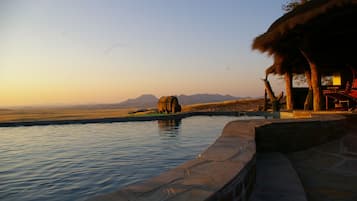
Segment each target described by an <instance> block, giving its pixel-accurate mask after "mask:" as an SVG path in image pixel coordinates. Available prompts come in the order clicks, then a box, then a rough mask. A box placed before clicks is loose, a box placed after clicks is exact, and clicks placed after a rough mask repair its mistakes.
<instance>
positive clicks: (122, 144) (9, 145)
mask: <svg viewBox="0 0 357 201" xmlns="http://www.w3.org/2000/svg"><path fill="white" fill-rule="evenodd" d="M246 118H247V117H228V116H219V117H217V116H216V117H214V116H212V117H209V116H197V117H190V118H186V119H182V120H165V121H148V122H125V123H110V124H83V125H52V126H31V127H12V128H0V200H2V201H10V200H11V201H16V200H21V201H24V200H36V201H37V200H46V201H50V200H54V201H56V200H61V201H66V200H68V201H69V200H71V201H72V200H85V199H88V198H90V197H92V196H94V195H98V194H103V193H108V192H112V191H115V190H117V189H118V188H120V187H123V186H125V185H129V184H132V183H135V182H139V181H142V180H145V179H148V178H150V177H152V176H155V175H158V174H160V173H162V172H164V171H166V170H168V169H170V168H173V167H175V166H177V165H179V164H181V163H183V162H185V161H187V160H190V159H193V158H195V157H196V156H197V155H198V154H199V153H201V152H202V151H203V150H205V149H206V148H207V147H208V146H209V145H210V144H212V143H213V142H214V141H215V139H217V137H218V136H219V135H220V134H221V131H222V129H223V127H224V125H225V124H226V123H228V122H229V121H232V120H237V119H246Z"/></svg>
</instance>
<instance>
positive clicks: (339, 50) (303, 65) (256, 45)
mask: <svg viewBox="0 0 357 201" xmlns="http://www.w3.org/2000/svg"><path fill="white" fill-rule="evenodd" d="M356 19H357V0H311V1H309V2H307V3H305V4H303V5H300V6H298V7H297V8H296V9H294V10H293V11H291V12H289V13H286V14H285V15H283V16H282V17H280V18H279V19H278V20H276V21H275V22H274V23H273V24H272V25H271V26H270V27H269V29H268V30H267V32H265V33H264V34H262V35H260V36H258V37H257V38H255V40H254V42H253V45H252V48H253V49H258V50H260V51H262V52H268V54H270V55H274V64H273V65H272V66H271V67H269V68H268V69H267V71H266V72H267V73H275V74H284V73H285V72H287V71H290V72H293V73H299V74H300V73H303V72H304V70H306V69H308V65H307V62H306V58H305V57H304V56H303V55H302V52H301V50H304V51H305V52H308V53H309V56H310V57H311V59H312V60H314V62H315V63H318V64H319V65H320V66H323V67H324V68H326V70H327V68H331V67H332V66H347V65H349V66H357V58H356V56H355V51H352V50H353V49H355V48H356V47H357V40H356V39H357V26H356V25H355V23H356V22H355V21H356ZM329 70H330V69H329Z"/></svg>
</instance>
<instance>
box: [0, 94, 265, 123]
mask: <svg viewBox="0 0 357 201" xmlns="http://www.w3.org/2000/svg"><path fill="white" fill-rule="evenodd" d="M262 104H263V99H245V100H244V99H241V100H234V101H224V102H216V103H204V104H194V105H186V106H183V108H182V111H183V112H190V111H212V112H216V111H252V110H256V109H257V106H258V105H262ZM136 110H137V109H136V108H128V109H75V108H66V109H60V108H49V109H46V108H44V109H13V110H0V122H24V121H41V120H46V121H48V120H49V121H50V120H78V119H101V118H115V117H125V116H133V115H152V114H156V112H155V111H154V110H149V111H144V112H138V113H132V112H134V111H136Z"/></svg>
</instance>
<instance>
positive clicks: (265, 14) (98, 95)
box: [0, 0, 286, 107]
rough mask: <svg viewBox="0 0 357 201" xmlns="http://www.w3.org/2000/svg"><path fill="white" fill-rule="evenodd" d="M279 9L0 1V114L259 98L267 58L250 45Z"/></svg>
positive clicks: (196, 3)
mask: <svg viewBox="0 0 357 201" xmlns="http://www.w3.org/2000/svg"><path fill="white" fill-rule="evenodd" d="M285 2H286V0H269V1H262V0H112V1H110V0H96V1H94V0H76V1H73V0H57V1H51V0H23V1H18V0H8V1H7V0H2V1H0V44H1V45H0V94H1V98H0V107H6V106H24V105H56V104H90V103H115V102H120V101H123V100H125V99H127V98H133V97H136V96H139V95H141V94H154V95H156V96H161V95H174V94H177V95H179V94H187V95H189V94H194V93H220V94H230V95H234V96H262V95H263V90H264V88H263V83H262V81H261V80H260V79H261V78H263V77H264V70H265V68H266V67H268V66H269V65H271V63H272V59H271V58H268V57H267V56H266V55H264V54H261V53H259V52H257V51H252V50H251V43H252V40H253V39H254V37H255V36H257V35H259V34H261V33H263V32H265V31H266V29H267V28H268V27H269V25H270V24H271V23H272V22H273V21H274V20H275V19H276V18H278V17H280V16H281V15H282V14H283V11H282V9H281V6H282V4H284V3H285ZM281 83H282V81H275V82H274V86H273V87H274V89H276V91H277V92H279V90H281V89H280V88H279V85H282V84H281Z"/></svg>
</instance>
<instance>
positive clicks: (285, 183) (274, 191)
mask: <svg viewBox="0 0 357 201" xmlns="http://www.w3.org/2000/svg"><path fill="white" fill-rule="evenodd" d="M250 201H307V198H306V194H305V191H304V188H303V186H302V184H301V181H300V179H299V176H298V175H297V173H296V171H295V169H294V168H293V167H292V165H291V163H290V161H289V160H288V159H287V158H286V157H285V156H284V155H283V154H281V153H277V152H276V153H275V152H274V153H261V154H260V153H259V154H257V176H256V184H255V187H254V190H253V193H252V195H251V198H250Z"/></svg>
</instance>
